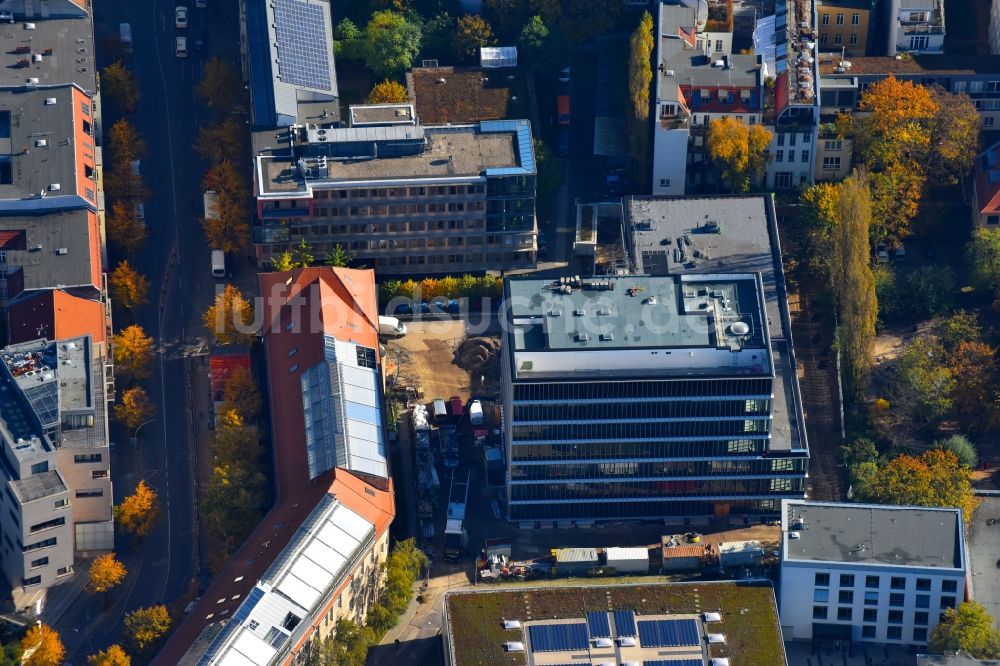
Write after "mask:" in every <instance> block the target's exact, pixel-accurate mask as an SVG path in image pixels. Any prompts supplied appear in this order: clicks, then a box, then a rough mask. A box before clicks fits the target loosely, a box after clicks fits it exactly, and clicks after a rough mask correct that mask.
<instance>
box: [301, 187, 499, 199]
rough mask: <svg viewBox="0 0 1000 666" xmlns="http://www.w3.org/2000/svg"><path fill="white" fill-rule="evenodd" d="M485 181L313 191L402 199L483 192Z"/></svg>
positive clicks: (340, 196) (320, 195)
mask: <svg viewBox="0 0 1000 666" xmlns="http://www.w3.org/2000/svg"><path fill="white" fill-rule="evenodd" d="M485 193H486V184H485V183H466V184H460V185H430V186H425V185H415V186H411V187H368V188H354V189H350V190H348V189H341V190H332V189H331V190H324V189H317V190H315V192H314V193H313V197H314V198H316V199H393V200H398V199H404V198H407V197H412V198H420V199H422V198H425V197H445V196H468V195H472V194H485Z"/></svg>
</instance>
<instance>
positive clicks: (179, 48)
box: [174, 37, 188, 58]
mask: <svg viewBox="0 0 1000 666" xmlns="http://www.w3.org/2000/svg"><path fill="white" fill-rule="evenodd" d="M174 55H176V56H177V57H178V58H187V57H188V40H187V37H178V38H177V39H176V40H174Z"/></svg>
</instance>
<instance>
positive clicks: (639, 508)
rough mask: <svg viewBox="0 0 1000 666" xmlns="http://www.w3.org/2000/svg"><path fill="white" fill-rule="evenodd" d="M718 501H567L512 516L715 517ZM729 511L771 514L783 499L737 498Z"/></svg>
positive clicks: (516, 509) (514, 510) (514, 509)
mask: <svg viewBox="0 0 1000 666" xmlns="http://www.w3.org/2000/svg"><path fill="white" fill-rule="evenodd" d="M717 505H718V502H706V501H703V500H698V499H680V500H675V501H669V500H660V501H657V500H649V501H643V502H632V503H629V505H628V506H623V505H622V504H621V503H620V502H615V501H613V500H611V501H604V502H567V503H565V504H511V505H510V517H511V520H513V521H545V520H587V521H591V520H611V519H617V518H630V519H635V518H660V517H663V516H704V515H712V514H713V512H714V511H716V509H717V508H718V506H717ZM726 505H727V506H726V508H727V509H728V510H729V511H730V513H733V514H742V515H751V516H752V515H755V514H759V515H771V514H773V513H774V512H776V511H778V510H779V507H780V500H773V499H763V500H762V499H746V498H739V497H734V498H731V499H730V500H728V501H727V502H726Z"/></svg>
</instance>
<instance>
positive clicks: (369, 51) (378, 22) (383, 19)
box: [365, 10, 420, 76]
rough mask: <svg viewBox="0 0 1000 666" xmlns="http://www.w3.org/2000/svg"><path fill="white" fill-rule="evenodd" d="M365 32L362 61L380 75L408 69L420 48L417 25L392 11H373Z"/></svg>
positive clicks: (393, 73)
mask: <svg viewBox="0 0 1000 666" xmlns="http://www.w3.org/2000/svg"><path fill="white" fill-rule="evenodd" d="M365 34H366V48H365V62H366V63H367V65H368V68H369V69H371V70H372V71H373V72H375V73H376V74H378V75H380V76H395V75H397V74H399V73H400V72H402V71H403V70H406V69H409V68H410V67H411V66H412V65H413V59H414V58H415V57H416V56H417V53H419V52H420V25H418V24H417V23H415V22H411V21H410V20H408V19H407V18H406V17H405V16H403V15H402V14H399V13H397V12H394V11H390V10H384V11H380V12H375V13H374V14H372V17H371V19H370V20H369V21H368V27H367V29H366V30H365Z"/></svg>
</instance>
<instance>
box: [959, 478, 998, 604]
mask: <svg viewBox="0 0 1000 666" xmlns="http://www.w3.org/2000/svg"><path fill="white" fill-rule="evenodd" d="M979 499H980V500H981V501H982V504H980V505H979V509H977V510H976V515H975V517H974V518H973V519H972V523H971V524H970V525H969V529H968V540H967V542H966V543H967V545H968V551H969V563H970V564H971V565H972V598H973V599H975V600H976V601H978V602H979V603H981V604H982V605H984V606H986V610H988V611H989V612H990V615H992V616H993V619H994V620H995V619H997V618H1000V575H998V571H997V558H998V557H1000V496H985V497H980V498H979ZM991 519H992V520H996V521H997V524H994V525H987V524H986V521H987V520H991Z"/></svg>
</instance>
